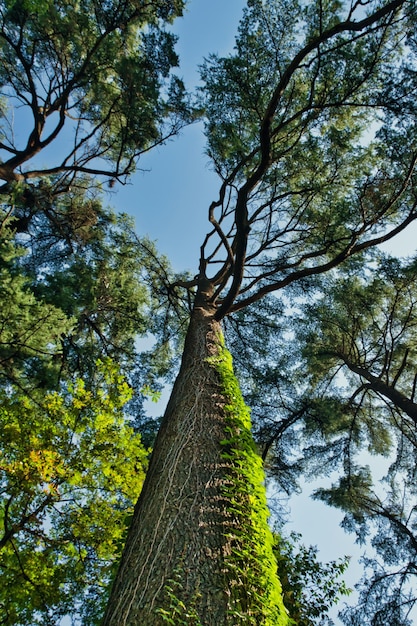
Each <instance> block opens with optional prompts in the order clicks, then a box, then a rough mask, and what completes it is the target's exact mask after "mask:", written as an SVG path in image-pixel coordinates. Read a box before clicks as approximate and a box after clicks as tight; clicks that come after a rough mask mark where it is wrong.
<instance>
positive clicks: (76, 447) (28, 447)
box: [0, 360, 147, 626]
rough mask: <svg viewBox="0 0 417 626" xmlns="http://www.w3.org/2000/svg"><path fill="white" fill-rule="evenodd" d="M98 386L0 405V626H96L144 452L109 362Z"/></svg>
mask: <svg viewBox="0 0 417 626" xmlns="http://www.w3.org/2000/svg"><path fill="white" fill-rule="evenodd" d="M97 372H98V373H97V378H96V380H95V381H94V385H93V386H92V387H90V388H87V387H86V385H85V384H84V382H83V381H82V380H80V379H79V380H77V381H75V383H74V385H72V386H69V387H68V390H67V391H65V390H62V391H60V392H52V393H47V394H46V395H43V394H33V395H32V396H31V397H28V396H27V395H24V394H22V392H21V391H19V390H18V389H16V388H10V387H9V390H8V391H2V392H1V397H0V400H1V402H0V420H1V427H0V437H1V441H0V449H1V454H0V477H1V478H0V480H1V499H0V511H1V513H0V514H1V518H2V529H3V530H2V535H1V536H0V571H1V577H2V586H1V590H0V607H1V615H2V618H3V623H4V624H10V625H12V624H13V625H16V626H17V625H18V624H21V625H22V626H23V625H25V626H26V625H27V624H29V623H30V624H56V623H57V620H59V617H62V616H64V615H66V614H69V615H72V616H73V618H74V620H75V621H77V615H79V616H80V617H82V618H83V624H96V623H97V622H96V620H97V619H98V618H99V617H100V613H101V611H102V609H103V604H104V602H105V599H106V587H107V585H108V583H109V580H110V578H111V576H112V571H113V565H114V562H115V560H116V559H117V558H118V555H119V554H120V550H121V547H122V542H123V538H124V534H125V530H126V517H127V516H128V514H129V513H130V512H131V510H132V507H133V504H134V502H135V500H136V498H137V496H138V493H139V491H140V489H141V485H142V482H143V479H144V472H145V467H146V458H147V451H146V450H145V449H144V448H143V446H142V444H141V441H140V437H139V436H138V435H137V434H135V433H134V431H133V430H132V428H131V427H129V425H127V423H126V420H125V417H124V415H123V406H124V405H125V403H126V402H127V401H128V400H129V398H130V397H131V389H130V388H129V387H128V385H127V384H126V382H125V380H124V378H123V377H122V376H121V375H120V373H119V371H118V367H117V366H116V365H115V364H114V363H112V362H111V361H110V360H106V361H104V362H101V363H98V369H97Z"/></svg>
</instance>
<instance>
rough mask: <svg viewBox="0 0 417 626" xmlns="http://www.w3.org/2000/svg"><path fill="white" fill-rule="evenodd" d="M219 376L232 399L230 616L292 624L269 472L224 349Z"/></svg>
mask: <svg viewBox="0 0 417 626" xmlns="http://www.w3.org/2000/svg"><path fill="white" fill-rule="evenodd" d="M209 362H210V363H212V364H213V365H214V366H215V367H216V369H217V371H218V373H219V375H220V380H221V384H222V387H223V389H222V392H223V394H224V395H225V397H226V398H227V400H228V404H227V405H226V406H225V411H226V423H227V425H226V429H225V430H226V433H227V434H228V437H227V438H226V439H224V440H223V441H222V442H221V443H222V446H223V449H224V451H223V453H222V456H223V458H224V459H225V460H227V463H228V465H229V466H230V477H229V481H228V483H227V485H226V487H225V488H224V492H223V495H224V496H225V498H226V499H227V500H228V501H229V503H230V504H229V507H230V508H229V513H230V525H229V528H228V531H227V532H228V539H229V541H228V542H227V545H230V546H231V548H230V551H229V554H226V555H225V577H226V582H227V587H228V588H229V594H230V601H229V607H230V608H229V619H228V623H229V624H233V626H238V625H239V626H260V625H262V626H286V625H288V624H289V623H290V619H289V617H288V612H287V610H286V608H285V606H284V603H283V600H282V588H281V583H280V580H279V578H278V575H277V564H276V560H275V557H274V554H273V549H272V546H273V536H272V532H271V530H270V528H269V525H268V517H269V512H268V507H267V502H266V493H265V474H264V471H263V467H262V460H261V458H260V456H259V455H258V453H257V451H256V446H255V442H254V440H253V437H252V433H251V420H250V411H249V408H248V407H247V406H246V405H245V402H244V400H243V397H242V394H241V391H240V388H239V383H238V381H237V379H236V377H235V375H234V373H233V365H232V357H231V354H230V353H229V351H228V350H227V349H226V348H225V347H224V345H223V347H222V348H221V350H220V352H219V355H218V356H216V357H212V358H210V359H209Z"/></svg>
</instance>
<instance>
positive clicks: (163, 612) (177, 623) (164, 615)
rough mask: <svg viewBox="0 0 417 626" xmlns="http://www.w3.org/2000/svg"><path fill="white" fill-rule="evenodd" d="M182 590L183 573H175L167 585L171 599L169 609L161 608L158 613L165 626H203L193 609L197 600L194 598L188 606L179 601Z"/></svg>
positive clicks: (167, 591)
mask: <svg viewBox="0 0 417 626" xmlns="http://www.w3.org/2000/svg"><path fill="white" fill-rule="evenodd" d="M181 590H182V583H181V572H180V571H178V572H174V577H173V578H172V579H169V580H168V581H167V583H166V584H165V593H166V594H167V596H168V598H169V609H161V608H159V609H158V610H157V613H158V614H159V615H160V616H161V619H162V621H163V622H164V624H171V626H201V621H200V618H199V617H198V614H197V611H196V610H195V609H194V608H193V605H194V602H195V600H196V598H193V599H192V600H191V602H190V603H189V604H188V606H186V605H185V604H184V602H183V601H182V600H180V599H179V595H180V592H181Z"/></svg>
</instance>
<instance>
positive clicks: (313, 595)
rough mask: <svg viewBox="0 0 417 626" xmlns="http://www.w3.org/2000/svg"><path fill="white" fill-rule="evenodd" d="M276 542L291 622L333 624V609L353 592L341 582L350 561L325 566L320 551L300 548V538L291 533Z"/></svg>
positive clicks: (342, 560)
mask: <svg viewBox="0 0 417 626" xmlns="http://www.w3.org/2000/svg"><path fill="white" fill-rule="evenodd" d="M274 538H275V543H274V554H275V557H276V559H277V563H278V575H279V578H280V581H281V585H282V589H283V597H284V603H285V606H286V607H287V608H288V611H289V614H290V617H291V619H292V620H294V623H295V624H297V626H313V625H314V624H317V626H324V624H332V623H333V622H332V621H331V620H330V618H329V617H328V612H329V610H330V608H331V607H333V606H334V605H336V604H337V602H338V601H339V599H340V597H341V596H347V595H349V593H350V592H351V590H350V589H347V587H346V585H345V583H344V581H343V580H340V578H341V576H342V575H343V573H344V572H345V571H346V569H347V567H348V565H349V558H347V557H345V558H344V559H339V560H338V561H331V562H330V563H326V564H323V563H320V562H319V561H318V559H317V552H318V550H317V548H313V547H311V546H310V547H309V548H307V547H306V546H303V545H301V544H300V538H301V535H298V534H295V533H292V534H291V535H290V537H289V538H288V539H285V538H283V537H282V536H281V535H277V534H275V535H274Z"/></svg>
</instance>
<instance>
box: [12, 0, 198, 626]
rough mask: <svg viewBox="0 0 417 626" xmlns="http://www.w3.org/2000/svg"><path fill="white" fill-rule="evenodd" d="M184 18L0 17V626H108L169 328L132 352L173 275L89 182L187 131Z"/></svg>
mask: <svg viewBox="0 0 417 626" xmlns="http://www.w3.org/2000/svg"><path fill="white" fill-rule="evenodd" d="M181 10H182V3H181V2H176V3H175V2H173V3H168V2H165V1H164V2H161V3H155V2H154V3H152V5H150V4H148V3H141V2H132V3H126V2H123V3H118V2H114V3H107V4H106V5H105V6H104V5H103V3H95V2H92V3H88V2H87V3H82V5H80V4H79V3H68V2H65V3H61V4H59V3H58V4H57V3H56V2H53V3H52V2H42V3H38V2H36V3H32V2H24V1H23V2H3V3H2V4H1V6H0V21H1V32H0V45H1V50H2V59H3V62H2V67H1V70H0V84H1V114H0V122H1V140H0V150H1V157H2V160H1V162H0V178H2V179H3V181H4V184H3V185H2V187H1V190H0V191H1V203H2V204H1V216H0V217H1V219H0V246H1V250H0V252H1V255H0V256H1V260H0V272H1V287H0V289H1V296H2V307H1V311H0V342H1V347H0V384H1V391H0V393H1V422H2V428H1V430H2V436H1V456H0V458H1V462H0V481H1V496H0V511H1V513H0V516H1V526H2V534H1V539H0V542H1V552H0V569H1V574H2V581H3V583H4V584H3V586H2V591H3V593H2V594H1V597H0V621H1V623H2V624H28V623H29V622H30V623H33V624H35V623H39V624H46V623H48V624H57V623H59V621H60V619H61V618H62V616H63V615H66V614H70V615H71V616H72V618H73V619H74V620H75V621H77V620H78V621H80V620H83V622H84V623H97V620H98V619H99V617H100V615H101V613H102V610H103V609H102V607H103V603H104V602H105V594H104V593H103V589H104V588H105V586H106V584H108V581H109V579H110V576H111V572H112V565H113V563H114V560H115V558H117V555H118V552H119V550H120V547H121V545H122V537H123V534H124V529H125V525H126V519H127V518H128V514H129V512H130V509H131V506H132V502H133V500H132V498H133V499H134V495H135V494H136V495H137V493H138V492H139V491H140V487H141V484H142V480H143V473H144V468H145V465H146V454H147V451H146V449H145V448H144V447H143V445H142V444H141V440H140V437H139V435H138V434H137V426H138V423H139V421H140V417H141V414H142V401H143V396H142V395H141V394H140V393H139V390H140V389H141V388H143V387H144V385H147V386H148V387H149V385H151V386H152V384H153V382H154V381H155V379H156V377H157V376H158V374H159V373H160V372H161V371H162V369H164V368H165V369H166V367H167V362H168V353H167V350H166V342H165V339H164V333H163V332H162V331H161V334H162V340H161V349H160V350H158V349H157V350H155V351H154V353H153V355H152V358H150V357H146V355H143V357H142V359H141V361H140V359H139V354H138V349H137V347H136V342H137V340H138V337H139V336H143V335H146V334H148V333H149V332H152V331H153V330H156V329H158V328H159V327H163V326H164V325H165V326H166V323H167V313H166V312H164V313H163V316H161V315H159V314H158V311H157V310H156V308H155V307H153V303H152V302H151V297H150V293H149V283H150V282H153V283H154V285H155V287H156V288H158V287H157V282H158V278H157V277H158V276H159V275H160V274H163V276H164V279H165V277H166V275H167V272H169V270H168V266H167V262H166V260H164V259H163V258H158V259H157V255H156V253H155V249H154V247H153V246H152V244H151V243H150V242H147V241H145V240H143V241H140V240H139V239H138V238H137V236H136V234H135V233H134V231H133V226H132V222H131V220H129V219H128V218H127V217H126V216H122V215H120V216H115V215H114V214H112V213H111V212H110V211H108V210H106V209H104V208H103V206H102V201H101V197H100V183H99V181H98V179H97V178H96V179H93V178H92V176H91V174H95V175H102V177H103V179H104V180H105V179H106V178H107V179H108V180H109V181H110V182H111V184H112V181H114V180H125V177H126V176H127V174H129V173H130V172H132V171H133V169H134V167H135V165H136V163H137V160H138V158H139V156H140V154H142V153H143V152H144V151H146V150H148V149H150V148H151V147H152V146H154V145H159V144H160V143H162V142H163V141H164V140H165V139H167V138H168V137H170V136H171V135H173V134H175V133H176V132H177V131H178V129H179V128H180V127H181V126H182V125H183V124H184V123H186V122H187V121H188V120H189V119H190V115H189V107H188V105H187V103H186V102H185V98H184V89H183V86H182V83H181V81H180V80H179V79H178V78H176V77H175V76H174V75H173V74H171V73H170V70H171V67H172V66H173V65H175V64H176V62H177V57H176V55H175V53H174V50H173V46H174V42H175V38H174V37H173V36H172V35H171V34H170V33H168V32H167V31H166V30H165V26H166V25H167V24H169V23H170V22H171V21H172V19H173V18H174V17H175V16H176V15H179V14H180V13H181ZM58 140H59V146H58V143H57V142H58ZM40 154H42V157H41V159H42V160H40V158H39V156H40ZM45 162H46V163H47V165H44V164H45ZM145 258H146V261H145ZM154 304H155V302H154ZM151 307H153V314H152V315H150V314H149V311H150V308H151ZM168 317H169V313H168ZM157 348H158V347H157ZM122 373H123V374H125V375H127V374H129V383H130V385H129V386H128V385H127V383H126V382H124V378H123V377H122ZM133 383H134V384H135V386H136V390H137V393H135V394H134V396H133V398H132V393H131V390H132V387H131V385H132V384H133ZM128 401H129V402H128ZM127 402H128V404H126V403H127ZM133 410H134V411H135V413H136V418H137V422H136V423H134V422H132V421H128V415H129V414H130V412H131V411H133Z"/></svg>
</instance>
